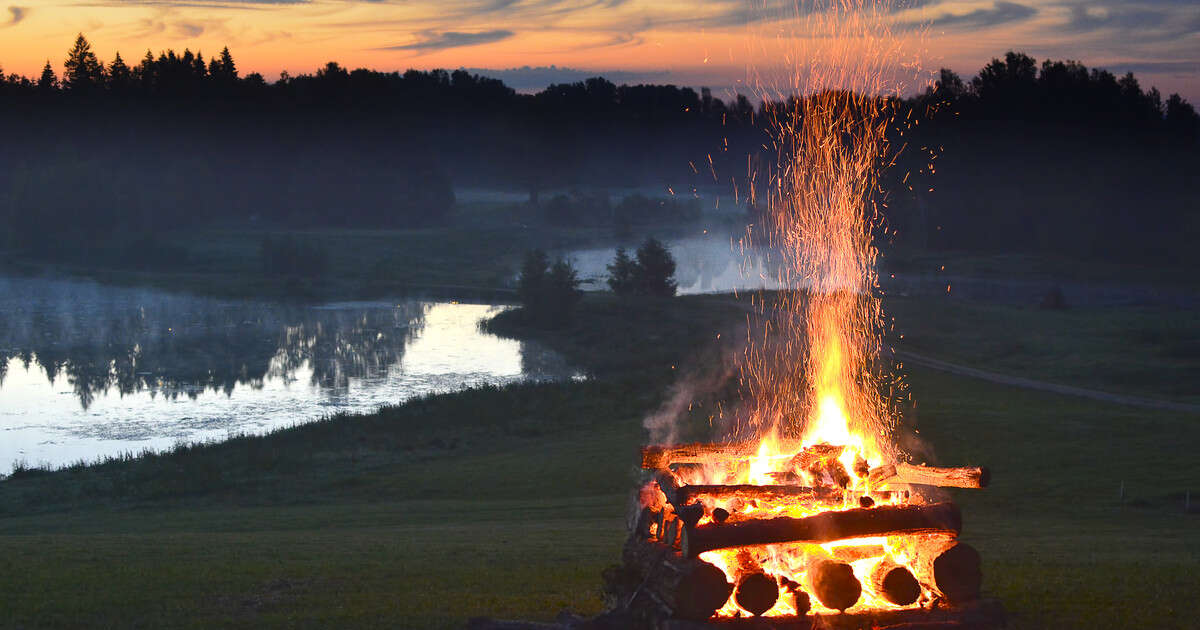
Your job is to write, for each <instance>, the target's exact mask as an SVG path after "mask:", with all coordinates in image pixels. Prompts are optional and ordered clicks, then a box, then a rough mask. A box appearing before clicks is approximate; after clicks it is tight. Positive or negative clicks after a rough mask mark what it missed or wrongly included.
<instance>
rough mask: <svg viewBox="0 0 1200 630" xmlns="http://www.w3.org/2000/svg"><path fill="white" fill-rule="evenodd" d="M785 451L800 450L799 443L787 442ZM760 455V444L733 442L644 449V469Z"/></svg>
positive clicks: (647, 447) (646, 447)
mask: <svg viewBox="0 0 1200 630" xmlns="http://www.w3.org/2000/svg"><path fill="white" fill-rule="evenodd" d="M783 448H784V450H792V449H795V450H797V451H798V450H800V448H801V446H800V443H799V442H795V443H794V444H793V443H790V442H786V443H784V445H783ZM756 454H758V444H751V443H748V442H732V443H726V444H676V445H673V446H644V447H642V468H646V469H651V470H655V469H661V468H667V467H669V466H670V465H671V464H706V463H715V462H722V461H733V460H739V459H749V458H751V457H754V456H755V455H756Z"/></svg>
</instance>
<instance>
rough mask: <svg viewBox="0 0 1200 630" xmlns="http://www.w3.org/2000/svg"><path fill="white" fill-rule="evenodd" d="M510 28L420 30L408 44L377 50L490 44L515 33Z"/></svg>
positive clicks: (430, 49) (421, 49)
mask: <svg viewBox="0 0 1200 630" xmlns="http://www.w3.org/2000/svg"><path fill="white" fill-rule="evenodd" d="M515 34H516V33H513V32H512V31H510V30H506V29H496V30H492V31H479V32H477V33H463V32H459V31H443V32H440V33H438V32H434V31H422V32H420V33H417V41H415V42H412V43H409V44H399V45H396V46H383V47H381V48H378V49H377V50H413V51H417V52H428V51H433V50H445V49H447V48H461V47H463V46H478V45H480V44H491V43H493V42H498V41H502V40H505V39H508V38H510V37H512V36H513V35H515Z"/></svg>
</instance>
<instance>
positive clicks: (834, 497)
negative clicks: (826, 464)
mask: <svg viewBox="0 0 1200 630" xmlns="http://www.w3.org/2000/svg"><path fill="white" fill-rule="evenodd" d="M675 495H676V497H678V499H679V501H680V502H681V503H683V504H687V503H691V502H693V501H695V500H697V499H700V498H701V497H704V498H708V499H714V500H728V499H742V500H744V501H745V500H755V501H776V502H792V501H795V500H796V499H812V500H816V501H840V500H841V499H842V491H841V490H838V489H836V488H808V487H805V486H755V485H749V484H739V485H728V486H721V485H695V486H683V487H681V488H678V489H677V490H675ZM677 505H678V504H677Z"/></svg>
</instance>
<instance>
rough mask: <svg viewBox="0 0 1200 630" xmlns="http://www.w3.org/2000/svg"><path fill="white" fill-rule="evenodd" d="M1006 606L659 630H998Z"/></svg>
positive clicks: (990, 603) (683, 624)
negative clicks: (744, 629) (741, 629)
mask: <svg viewBox="0 0 1200 630" xmlns="http://www.w3.org/2000/svg"><path fill="white" fill-rule="evenodd" d="M1005 618H1006V617H1005V613H1004V606H1003V605H1001V603H1000V601H999V600H996V599H981V600H979V601H976V602H972V603H970V604H966V605H963V606H957V607H954V608H941V609H924V608H917V609H910V610H888V611H878V612H865V613H857V614H846V613H841V614H837V613H835V614H827V615H805V616H803V617H771V618H767V617H748V618H738V619H712V620H709V621H704V622H696V621H684V620H681V619H667V620H664V621H663V622H662V624H661V625H659V626H658V627H659V629H660V630H738V629H740V628H746V629H747V630H749V629H751V628H753V629H754V630H810V629H811V630H872V629H878V630H995V629H996V628H1001V627H1003V626H1004V625H1005Z"/></svg>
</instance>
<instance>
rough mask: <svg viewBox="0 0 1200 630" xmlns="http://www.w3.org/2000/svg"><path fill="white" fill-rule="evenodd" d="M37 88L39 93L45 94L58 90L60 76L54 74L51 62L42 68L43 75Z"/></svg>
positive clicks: (39, 78) (47, 62)
mask: <svg viewBox="0 0 1200 630" xmlns="http://www.w3.org/2000/svg"><path fill="white" fill-rule="evenodd" d="M37 87H38V91H39V92H42V93H43V94H44V93H47V92H55V91H57V90H58V76H57V75H55V74H54V68H53V67H52V66H51V65H50V61H49V60H47V61H46V65H45V66H43V67H42V75H41V76H40V77H38V82H37Z"/></svg>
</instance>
